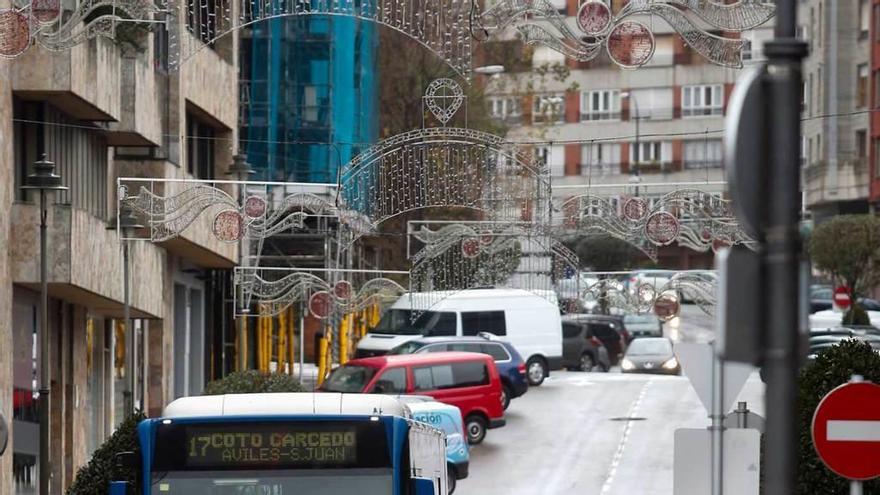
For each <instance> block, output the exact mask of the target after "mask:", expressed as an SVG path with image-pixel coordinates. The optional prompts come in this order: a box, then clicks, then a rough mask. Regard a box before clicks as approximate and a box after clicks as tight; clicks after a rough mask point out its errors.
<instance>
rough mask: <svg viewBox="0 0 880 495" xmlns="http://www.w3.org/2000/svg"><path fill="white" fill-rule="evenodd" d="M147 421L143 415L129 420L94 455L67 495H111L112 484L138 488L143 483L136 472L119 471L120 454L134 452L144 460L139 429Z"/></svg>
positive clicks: (134, 415)
mask: <svg viewBox="0 0 880 495" xmlns="http://www.w3.org/2000/svg"><path fill="white" fill-rule="evenodd" d="M145 418H146V416H144V413H142V412H140V411H138V412H136V413H134V414H132V415H131V416H129V417H127V418H125V421H123V422H122V424H121V425H119V428H117V429H116V431H115V432H113V434H112V435H110V438H108V439H107V441H106V442H104V444H103V445H101V446H100V447H99V448H98V450H96V451H95V452H94V453H93V454H92V459H91V460H90V461H89V463H88V464H86V465H85V466H83V467H81V468H79V471H77V472H76V477H75V478H74V480H73V484H72V485H70V488H68V489H67V495H107V493H108V492H109V490H110V481H111V480H113V481H128V482H130V483H132V485H133V486H138V485H139V484H140V483H138V481H139V480H138V479H137V474H136V471H135V470H132V469H117V468H116V454H118V453H120V452H126V451H130V452H135V454H136V455H137V456H138V457H140V446H139V444H138V441H137V425H138V423H140V422H141V421H142V420H143V419H145Z"/></svg>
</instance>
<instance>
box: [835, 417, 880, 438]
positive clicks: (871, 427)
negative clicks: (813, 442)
mask: <svg viewBox="0 0 880 495" xmlns="http://www.w3.org/2000/svg"><path fill="white" fill-rule="evenodd" d="M827 425H828V428H827V429H826V433H825V439H826V440H828V441H829V442H880V421H842V420H839V421H828V423H827Z"/></svg>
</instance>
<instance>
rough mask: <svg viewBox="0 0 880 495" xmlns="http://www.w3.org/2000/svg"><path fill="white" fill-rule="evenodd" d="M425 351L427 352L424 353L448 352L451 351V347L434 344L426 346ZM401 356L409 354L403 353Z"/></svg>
mask: <svg viewBox="0 0 880 495" xmlns="http://www.w3.org/2000/svg"><path fill="white" fill-rule="evenodd" d="M404 345H406V344H404ZM424 349H425V350H424V351H422V352H446V351H448V350H449V346H448V345H446V344H432V345H428V346H425V348H424ZM401 354H407V353H406V352H403V353H401Z"/></svg>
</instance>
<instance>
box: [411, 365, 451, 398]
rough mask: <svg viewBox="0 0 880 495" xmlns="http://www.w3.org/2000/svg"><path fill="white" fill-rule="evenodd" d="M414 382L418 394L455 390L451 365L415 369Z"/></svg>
mask: <svg viewBox="0 0 880 495" xmlns="http://www.w3.org/2000/svg"><path fill="white" fill-rule="evenodd" d="M413 380H414V386H413V388H414V389H415V391H416V392H418V391H420V390H440V389H444V388H454V387H455V386H456V385H455V381H454V380H453V379H452V366H451V365H449V364H437V365H434V366H423V367H419V368H413Z"/></svg>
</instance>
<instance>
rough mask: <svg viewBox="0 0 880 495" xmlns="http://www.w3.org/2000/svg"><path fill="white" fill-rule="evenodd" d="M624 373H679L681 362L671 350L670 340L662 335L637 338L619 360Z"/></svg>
mask: <svg viewBox="0 0 880 495" xmlns="http://www.w3.org/2000/svg"><path fill="white" fill-rule="evenodd" d="M620 370H621V371H622V372H624V373H662V374H666V375H680V374H681V364H679V362H678V359H677V358H676V357H675V353H674V352H672V341H671V340H669V339H667V338H663V337H651V338H644V339H637V340H635V341H633V343H632V344H630V346H629V349H627V350H626V356H624V358H623V360H622V361H621V362H620Z"/></svg>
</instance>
